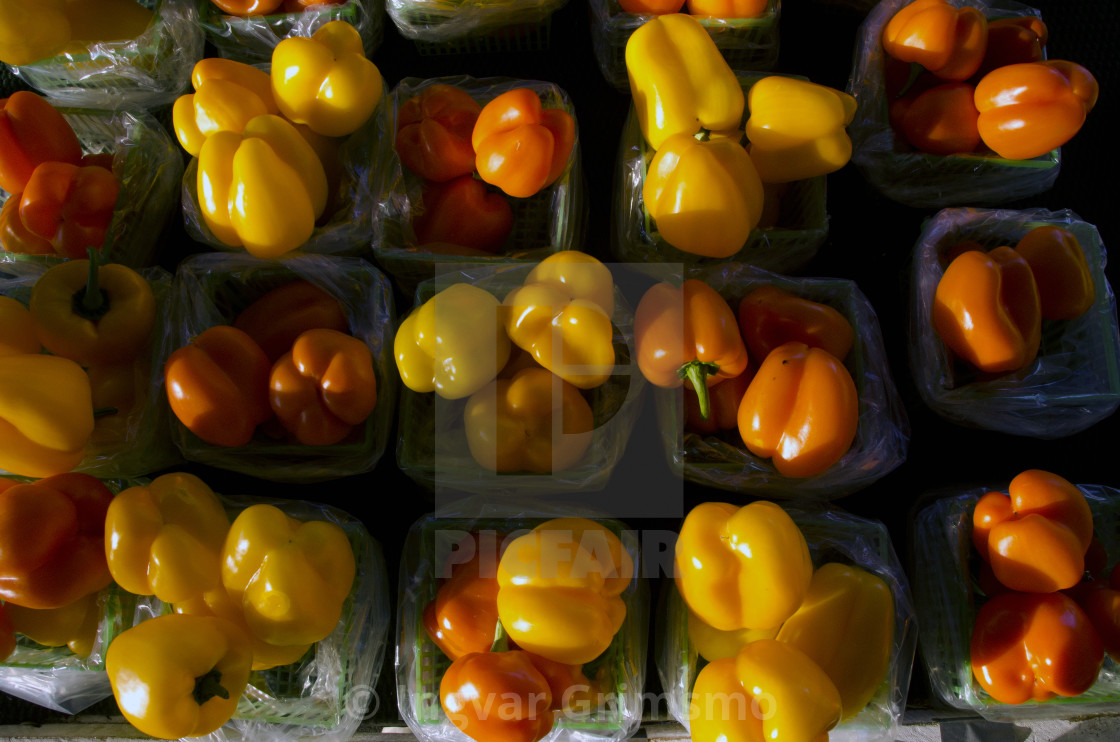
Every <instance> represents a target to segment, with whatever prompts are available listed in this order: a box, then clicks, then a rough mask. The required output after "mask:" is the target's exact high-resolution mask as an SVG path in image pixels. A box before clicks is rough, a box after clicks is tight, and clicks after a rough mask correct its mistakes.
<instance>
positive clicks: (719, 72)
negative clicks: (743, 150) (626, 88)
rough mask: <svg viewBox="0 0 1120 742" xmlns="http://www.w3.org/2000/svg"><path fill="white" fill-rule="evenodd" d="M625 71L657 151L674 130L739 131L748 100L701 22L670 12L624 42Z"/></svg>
mask: <svg viewBox="0 0 1120 742" xmlns="http://www.w3.org/2000/svg"><path fill="white" fill-rule="evenodd" d="M625 58H626V72H627V76H628V77H629V79H630V93H631V95H632V96H633V98H634V113H635V114H636V115H637V118H638V125H639V126H640V128H641V130H642V136H643V137H645V140H646V141H647V142H649V145H650V146H651V147H653V149H655V150H660V149H661V146H662V145H663V144H664V143H665V140H666V139H668V138H669V137H670V136H672V135H674V134H685V135H688V136H693V135H695V134H697V133H698V132H699V131H700V130H701V129H707V130H709V131H724V130H728V129H735V128H737V127H738V126H739V124H740V122H741V121H742V118H743V108H744V106H745V105H746V99H745V97H744V95H743V87H742V85H740V84H739V80H738V78H737V77H736V76H735V73H734V72H733V71H732V70H731V67H730V66H729V65H728V64H727V61H726V60H725V59H724V58H723V55H722V54H721V53H720V51H719V48H718V47H717V46H716V44H715V42H714V41H713V40H712V37H711V36H709V35H708V32H707V30H706V29H705V28H704V27H703V26H702V25H701V24H700V21H698V20H697V19H695V18H693V17H692V16H690V15H688V14H686V13H669V14H666V15H660V16H657V17H656V18H653V19H651V20H649V21H647V22H646V23H643V24H642V25H641V26H639V27H638V28H637V29H636V30H635V31H634V33H632V34H631V35H630V38H629V39H628V40H627V42H626V51H625Z"/></svg>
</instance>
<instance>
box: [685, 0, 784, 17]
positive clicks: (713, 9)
mask: <svg viewBox="0 0 1120 742" xmlns="http://www.w3.org/2000/svg"><path fill="white" fill-rule="evenodd" d="M686 4H687V5H688V12H689V14H690V15H694V16H696V17H698V18H761V17H762V15H763V14H764V13H765V12H766V6H767V5H768V4H769V0H686Z"/></svg>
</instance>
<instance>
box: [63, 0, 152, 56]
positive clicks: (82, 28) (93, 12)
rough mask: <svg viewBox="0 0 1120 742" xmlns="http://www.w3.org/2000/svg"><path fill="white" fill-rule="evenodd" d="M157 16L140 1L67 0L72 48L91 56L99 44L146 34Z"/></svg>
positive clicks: (126, 39)
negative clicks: (91, 50) (95, 46)
mask: <svg viewBox="0 0 1120 742" xmlns="http://www.w3.org/2000/svg"><path fill="white" fill-rule="evenodd" d="M154 18H155V13H154V12H153V11H152V10H150V9H149V8H146V7H144V6H143V5H141V4H140V3H138V2H136V0H67V2H66V19H67V20H68V21H69V22H70V38H71V48H72V47H74V46H78V47H80V49H81V52H80V53H88V52H89V47H90V46H92V45H93V44H95V43H99V42H106V41H130V40H132V39H135V38H136V37H137V36H139V35H140V34H142V33H144V31H146V30H147V29H148V27H149V26H150V25H151V24H152V20H153V19H154Z"/></svg>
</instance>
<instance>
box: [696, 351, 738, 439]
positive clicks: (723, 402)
mask: <svg viewBox="0 0 1120 742" xmlns="http://www.w3.org/2000/svg"><path fill="white" fill-rule="evenodd" d="M753 378H754V369H753V368H751V367H750V366H749V365H748V366H747V368H746V370H745V371H743V373H741V374H739V375H738V376H733V377H731V378H730V379H724V380H723V381H720V382H718V383H716V384H714V385H713V386H711V387H705V391H706V394H707V397H708V417H707V418H705V417H704V416H703V414H702V413H701V412H700V397H699V396H698V395H697V394H696V391H695V390H694V389H690V388H687V387H686V388H685V390H684V429H685V430H686V431H687V432H689V433H696V434H697V435H715V434H716V433H718V432H720V431H721V430H738V428H739V403H740V402H741V401H743V395H744V394H746V393H747V387H748V386H750V383H751V379H753Z"/></svg>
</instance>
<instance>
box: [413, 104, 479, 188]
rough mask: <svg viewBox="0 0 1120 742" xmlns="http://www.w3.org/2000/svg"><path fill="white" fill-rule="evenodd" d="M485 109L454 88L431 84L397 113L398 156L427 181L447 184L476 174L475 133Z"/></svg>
mask: <svg viewBox="0 0 1120 742" xmlns="http://www.w3.org/2000/svg"><path fill="white" fill-rule="evenodd" d="M481 111H482V106H481V105H480V104H479V103H478V101H476V100H475V99H474V98H472V97H471V95H470V93H468V92H466V91H465V90H462V89H460V88H457V87H455V86H454V85H443V84H439V85H431V86H429V87H426V88H424V89H423V90H421V91H420V92H419V93H417V94H416V95H414V96H412V97H411V98H409V99H408V100H406V101H405V102H404V103H403V104H402V105H401V107H400V110H399V111H398V112H397V136H396V149H397V157H399V158H400V160H401V164H402V165H404V166H405V167H406V168H408V169H409V170H411V171H412V172H414V173H416V174H417V175H419V176H420V177H421V178H424V179H425V180H434V181H438V182H443V181H447V180H451V179H453V178H458V177H459V176H460V175H470V174H471V173H473V172H474V146H473V145H472V144H471V133H472V132H473V131H474V124H475V121H477V120H478V114H479V113H480V112H481Z"/></svg>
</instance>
